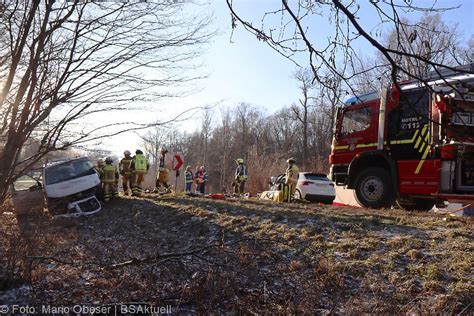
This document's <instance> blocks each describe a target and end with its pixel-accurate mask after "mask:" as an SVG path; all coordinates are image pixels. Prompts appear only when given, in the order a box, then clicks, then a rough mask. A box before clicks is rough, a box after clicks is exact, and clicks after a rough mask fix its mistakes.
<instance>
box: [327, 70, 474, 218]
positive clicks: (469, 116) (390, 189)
mask: <svg viewBox="0 0 474 316" xmlns="http://www.w3.org/2000/svg"><path fill="white" fill-rule="evenodd" d="M399 86H400V88H397V87H396V86H392V87H390V88H383V89H381V92H380V93H369V94H366V95H362V96H358V97H352V98H350V99H348V100H347V101H346V102H345V104H344V106H342V107H339V108H338V110H337V115H336V122H335V131H334V139H333V142H332V150H331V155H330V157H329V163H330V165H331V171H330V177H331V178H332V180H333V181H334V182H335V183H336V184H337V185H344V186H347V187H348V188H349V189H354V191H355V196H356V199H357V200H358V202H359V203H360V204H361V205H362V206H365V207H371V208H382V207H390V206H391V205H393V204H394V203H395V202H396V203H397V204H398V205H399V206H401V207H403V208H405V209H412V210H415V209H416V210H428V209H431V208H432V207H433V205H435V204H437V205H440V204H443V205H444V201H469V200H474V64H470V65H465V66H462V67H459V68H458V69H457V71H449V72H448V71H446V72H444V73H436V76H435V75H432V76H431V77H428V78H427V79H426V80H424V82H423V83H421V82H413V81H412V82H404V83H402V84H400V85H399Z"/></svg>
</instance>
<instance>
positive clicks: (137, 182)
mask: <svg viewBox="0 0 474 316" xmlns="http://www.w3.org/2000/svg"><path fill="white" fill-rule="evenodd" d="M149 168H150V165H149V164H148V161H147V159H146V157H145V155H143V152H142V151H141V150H140V149H137V150H136V151H135V156H133V158H132V163H131V164H130V169H131V170H132V177H133V182H132V195H133V196H141V195H142V192H143V188H142V185H143V181H144V180H145V175H146V174H147V172H148V169H149Z"/></svg>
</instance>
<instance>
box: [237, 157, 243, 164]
mask: <svg viewBox="0 0 474 316" xmlns="http://www.w3.org/2000/svg"><path fill="white" fill-rule="evenodd" d="M236 161H237V163H238V164H239V165H240V164H243V163H244V160H243V159H242V158H239V159H237V160H236Z"/></svg>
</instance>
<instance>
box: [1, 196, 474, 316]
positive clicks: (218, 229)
mask: <svg viewBox="0 0 474 316" xmlns="http://www.w3.org/2000/svg"><path fill="white" fill-rule="evenodd" d="M1 217H2V218H3V225H2V226H1V227H0V229H1V230H2V233H1V234H0V238H1V239H2V248H1V250H0V251H2V252H3V253H2V256H0V257H1V258H3V259H1V260H3V261H4V262H2V266H4V267H6V268H5V269H4V273H5V274H9V275H11V274H13V273H15V274H17V275H18V276H19V277H21V278H23V279H26V280H30V281H31V283H32V285H33V288H32V290H31V292H30V293H29V294H28V296H29V297H30V298H29V299H30V300H31V301H32V302H40V303H45V302H51V303H52V302H54V303H56V304H59V303H115V302H124V301H146V302H149V303H152V304H154V305H164V304H172V305H173V306H175V307H178V306H179V308H180V310H184V311H200V312H205V311H217V312H219V311H236V312H237V311H246V312H262V311H264V310H265V311H270V312H283V311H287V312H314V311H316V312H320V313H326V312H337V313H354V314H355V313H361V312H363V313H374V312H377V313H393V312H395V311H397V312H399V313H423V314H425V313H440V312H448V313H453V312H454V313H460V312H462V313H463V314H464V313H465V314H469V313H473V312H474V306H473V305H472V302H473V301H474V295H473V293H474V281H473V280H474V272H473V266H474V265H473V264H474V242H473V241H474V234H473V231H472V228H473V225H472V221H471V222H468V221H467V220H465V219H463V220H450V221H446V220H444V217H443V216H441V215H431V214H426V213H425V214H422V213H406V212H403V211H390V210H384V211H371V210H363V209H354V208H348V207H347V208H344V207H342V208H341V207H340V208H337V207H327V206H316V205H308V204H289V205H283V204H280V205H276V204H272V203H269V202H268V203H267V202H261V201H260V202H259V201H253V200H248V201H233V200H228V201H217V200H208V199H198V198H186V197H169V198H162V199H158V198H157V197H156V196H154V195H149V196H148V198H146V199H143V200H138V199H122V200H120V201H115V202H113V203H112V204H111V205H109V206H108V207H107V208H106V209H104V210H103V211H102V212H100V213H98V214H96V215H94V216H91V217H88V218H81V219H60V220H51V219H49V218H47V217H45V216H38V217H35V218H30V219H20V220H18V222H16V221H15V220H14V218H13V217H12V216H6V215H3V216H1ZM17 236H20V238H19V239H18V237H17ZM9 250H10V256H12V255H13V254H15V255H14V257H15V258H14V260H10V264H9V265H7V262H6V260H7V258H9V254H8V253H7V252H8V251H9ZM12 250H13V251H12ZM26 255H28V256H30V257H32V256H33V257H34V256H39V257H41V258H35V259H32V258H29V259H24V258H25V256H26ZM31 261H32V265H31V273H30V268H29V263H30V262H31ZM115 264H123V265H122V266H115V267H114V266H113V265H115ZM15 268H17V271H20V272H12V271H14V269H15ZM8 269H10V270H8ZM0 285H1V284H0ZM10 285H11V283H10ZM5 286H6V284H4V287H5ZM0 288H1V286H0Z"/></svg>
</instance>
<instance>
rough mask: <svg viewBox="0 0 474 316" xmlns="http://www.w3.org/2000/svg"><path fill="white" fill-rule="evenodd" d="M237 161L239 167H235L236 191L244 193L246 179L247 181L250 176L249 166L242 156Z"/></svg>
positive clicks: (236, 192)
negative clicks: (245, 163)
mask: <svg viewBox="0 0 474 316" xmlns="http://www.w3.org/2000/svg"><path fill="white" fill-rule="evenodd" d="M235 162H236V163H237V168H236V169H235V177H234V193H235V194H243V193H244V188H245V181H247V178H248V173H247V166H245V165H244V160H243V159H242V158H239V159H237V160H236V161H235Z"/></svg>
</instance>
